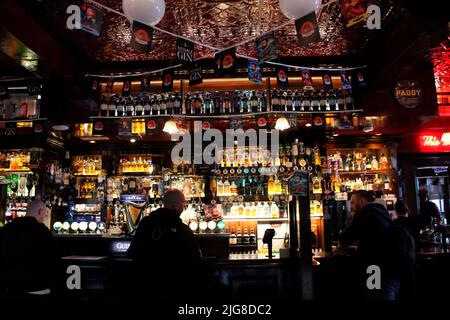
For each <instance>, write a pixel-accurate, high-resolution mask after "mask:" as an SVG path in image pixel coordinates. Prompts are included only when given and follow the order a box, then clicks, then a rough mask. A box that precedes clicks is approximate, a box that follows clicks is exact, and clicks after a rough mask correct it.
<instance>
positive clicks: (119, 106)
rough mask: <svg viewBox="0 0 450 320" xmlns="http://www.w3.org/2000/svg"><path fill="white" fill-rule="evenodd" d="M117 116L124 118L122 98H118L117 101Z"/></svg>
mask: <svg viewBox="0 0 450 320" xmlns="http://www.w3.org/2000/svg"><path fill="white" fill-rule="evenodd" d="M117 116H118V117H124V116H125V105H124V101H123V98H122V97H119V98H118V101H117Z"/></svg>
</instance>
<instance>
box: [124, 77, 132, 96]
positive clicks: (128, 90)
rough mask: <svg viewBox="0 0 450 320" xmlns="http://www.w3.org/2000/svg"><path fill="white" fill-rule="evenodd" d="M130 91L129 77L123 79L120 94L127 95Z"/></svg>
mask: <svg viewBox="0 0 450 320" xmlns="http://www.w3.org/2000/svg"><path fill="white" fill-rule="evenodd" d="M130 92H131V79H125V80H123V86H122V96H123V97H126V96H129V95H130Z"/></svg>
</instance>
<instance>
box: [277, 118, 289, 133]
mask: <svg viewBox="0 0 450 320" xmlns="http://www.w3.org/2000/svg"><path fill="white" fill-rule="evenodd" d="M290 127H291V126H290V125H289V122H288V121H287V119H286V118H285V117H279V118H278V119H277V122H276V123H275V129H277V130H281V131H283V130H285V129H289V128H290Z"/></svg>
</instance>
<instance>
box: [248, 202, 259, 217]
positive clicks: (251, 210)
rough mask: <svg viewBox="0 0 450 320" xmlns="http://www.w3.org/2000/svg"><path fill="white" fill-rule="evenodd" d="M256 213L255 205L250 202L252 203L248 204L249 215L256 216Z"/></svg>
mask: <svg viewBox="0 0 450 320" xmlns="http://www.w3.org/2000/svg"><path fill="white" fill-rule="evenodd" d="M257 213H258V212H257V208H256V205H255V203H254V202H252V203H251V204H250V216H251V217H252V218H256V215H257Z"/></svg>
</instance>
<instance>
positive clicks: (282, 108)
mask: <svg viewBox="0 0 450 320" xmlns="http://www.w3.org/2000/svg"><path fill="white" fill-rule="evenodd" d="M278 111H286V91H280V94H279V109H278Z"/></svg>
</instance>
